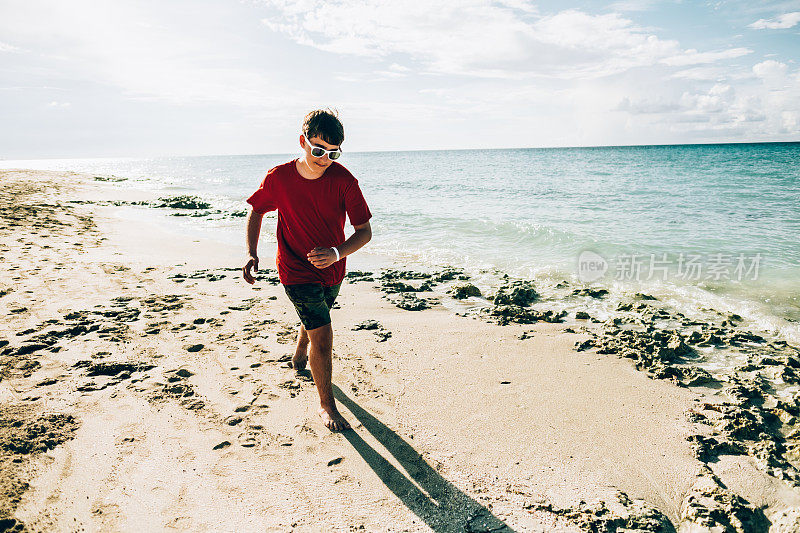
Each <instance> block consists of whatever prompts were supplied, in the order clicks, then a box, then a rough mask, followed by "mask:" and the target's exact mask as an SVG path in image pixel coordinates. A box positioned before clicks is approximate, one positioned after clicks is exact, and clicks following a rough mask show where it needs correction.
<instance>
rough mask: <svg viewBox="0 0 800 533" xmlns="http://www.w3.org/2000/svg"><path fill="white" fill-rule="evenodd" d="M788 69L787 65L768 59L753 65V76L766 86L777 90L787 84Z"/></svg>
mask: <svg viewBox="0 0 800 533" xmlns="http://www.w3.org/2000/svg"><path fill="white" fill-rule="evenodd" d="M787 69H788V67H787V66H786V64H785V63H781V62H780V61H775V60H774V59H768V60H766V61H762V62H761V63H758V64H756V65H753V74H755V75H756V76H757V77H758V78H760V79H761V80H762V81H763V82H764V83H765V84H767V85H769V86H772V87H775V88H777V87H779V86H782V85H783V84H784V83H785V81H786V72H787Z"/></svg>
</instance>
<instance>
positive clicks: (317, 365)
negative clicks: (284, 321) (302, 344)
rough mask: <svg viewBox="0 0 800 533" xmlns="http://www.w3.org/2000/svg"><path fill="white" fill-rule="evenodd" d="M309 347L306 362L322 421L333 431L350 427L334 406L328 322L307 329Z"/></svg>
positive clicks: (331, 341) (330, 332) (331, 346)
mask: <svg viewBox="0 0 800 533" xmlns="http://www.w3.org/2000/svg"><path fill="white" fill-rule="evenodd" d="M307 334H308V338H309V340H310V343H311V344H310V346H311V349H310V350H309V354H308V363H309V366H310V367H311V375H312V376H313V377H314V384H315V385H316V386H317V392H318V393H319V404H320V409H319V415H320V416H321V417H322V422H323V423H324V424H325V425H326V426H327V427H328V429H331V430H333V431H341V430H343V429H350V424H349V423H348V422H347V420H345V419H344V417H343V416H342V415H341V414H340V413H339V410H338V409H337V408H336V400H334V398H333V387H332V385H331V375H332V373H333V328H332V327H331V325H330V324H327V325H325V326H321V327H318V328H315V329H312V330H308V331H307Z"/></svg>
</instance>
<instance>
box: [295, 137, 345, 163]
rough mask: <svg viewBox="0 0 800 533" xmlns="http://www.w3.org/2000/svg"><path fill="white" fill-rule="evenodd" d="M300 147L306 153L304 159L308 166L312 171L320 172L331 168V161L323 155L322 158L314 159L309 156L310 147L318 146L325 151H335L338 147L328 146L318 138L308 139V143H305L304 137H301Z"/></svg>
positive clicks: (326, 155)
mask: <svg viewBox="0 0 800 533" xmlns="http://www.w3.org/2000/svg"><path fill="white" fill-rule="evenodd" d="M309 143H310V144H309ZM300 146H301V147H302V148H303V150H304V151H305V153H306V155H305V159H306V162H307V163H308V165H309V166H310V167H311V168H313V169H317V170H321V171H322V170H325V169H326V168H328V167H329V166H331V163H333V161H331V160H330V158H329V157H328V154H323V155H322V157H314V156H313V155H311V148H312V146H319V147H320V148H323V149H325V150H336V149H338V148H339V146H340V145H337V144H328V143H326V142H325V141H323V140H322V139H321V138H319V137H311V138H310V139H308V143H306V139H305V137H303V136H302V135H301V136H300Z"/></svg>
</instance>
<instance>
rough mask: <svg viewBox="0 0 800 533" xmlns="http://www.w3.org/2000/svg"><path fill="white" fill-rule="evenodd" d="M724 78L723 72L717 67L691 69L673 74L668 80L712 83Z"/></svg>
mask: <svg viewBox="0 0 800 533" xmlns="http://www.w3.org/2000/svg"><path fill="white" fill-rule="evenodd" d="M723 77H725V71H724V70H723V69H721V68H719V67H692V68H687V69H683V70H679V71H677V72H674V73H673V74H672V75H671V76H670V78H674V79H684V80H697V81H714V80H718V79H720V78H723Z"/></svg>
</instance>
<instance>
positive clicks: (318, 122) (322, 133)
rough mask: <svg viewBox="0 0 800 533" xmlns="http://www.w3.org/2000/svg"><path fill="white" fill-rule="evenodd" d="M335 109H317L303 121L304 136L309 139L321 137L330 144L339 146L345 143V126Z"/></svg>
mask: <svg viewBox="0 0 800 533" xmlns="http://www.w3.org/2000/svg"><path fill="white" fill-rule="evenodd" d="M338 115H339V114H338V112H337V111H336V110H335V109H315V110H314V111H312V112H311V113H309V114H308V115H306V118H304V119H303V135H305V136H306V138H307V139H311V138H312V137H320V138H321V139H322V140H323V141H325V142H326V143H328V144H333V145H335V146H339V145H340V144H342V143H343V142H344V126H342V123H341V122H339V118H338Z"/></svg>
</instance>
